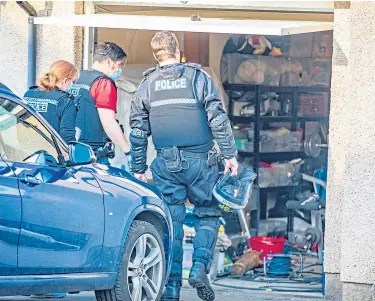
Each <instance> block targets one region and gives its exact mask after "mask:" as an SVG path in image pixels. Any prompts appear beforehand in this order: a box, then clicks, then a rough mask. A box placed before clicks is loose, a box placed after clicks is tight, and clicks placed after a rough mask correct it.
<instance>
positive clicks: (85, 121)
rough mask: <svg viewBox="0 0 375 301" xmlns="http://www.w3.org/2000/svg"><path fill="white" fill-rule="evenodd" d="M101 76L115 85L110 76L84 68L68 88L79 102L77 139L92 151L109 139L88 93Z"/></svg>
mask: <svg viewBox="0 0 375 301" xmlns="http://www.w3.org/2000/svg"><path fill="white" fill-rule="evenodd" d="M102 78H105V79H108V80H109V81H111V82H112V83H113V84H114V85H115V82H114V81H113V80H112V79H111V78H110V77H108V76H107V75H105V74H104V73H102V72H100V71H96V70H84V71H81V72H80V76H79V79H78V80H77V81H76V82H75V83H74V84H73V85H72V87H71V88H70V91H71V93H72V94H73V95H74V96H76V97H79V102H80V108H79V111H78V115H77V122H76V126H77V127H78V128H79V129H80V130H81V136H80V138H79V141H80V142H82V143H86V144H88V145H90V146H91V147H92V149H93V150H94V151H97V150H98V148H100V147H103V146H104V145H105V144H106V143H107V142H109V141H110V140H109V138H108V136H107V134H106V133H105V131H104V128H103V125H102V123H101V121H100V117H99V113H98V109H97V107H96V101H95V99H94V98H93V97H92V96H91V93H90V88H91V87H92V85H93V84H94V83H95V82H97V81H98V80H99V79H102ZM115 87H116V85H115Z"/></svg>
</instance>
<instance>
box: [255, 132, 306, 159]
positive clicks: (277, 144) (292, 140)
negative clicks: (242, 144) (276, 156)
mask: <svg viewBox="0 0 375 301" xmlns="http://www.w3.org/2000/svg"><path fill="white" fill-rule="evenodd" d="M302 134H303V131H302V130H298V131H293V132H291V131H289V130H286V129H285V131H284V130H282V129H279V130H263V131H260V133H259V138H260V143H259V151H260V152H261V153H271V152H294V151H300V150H301V146H300V145H299V143H301V141H302ZM253 139H254V133H253V132H252V133H250V132H249V141H250V142H251V143H252V144H253Z"/></svg>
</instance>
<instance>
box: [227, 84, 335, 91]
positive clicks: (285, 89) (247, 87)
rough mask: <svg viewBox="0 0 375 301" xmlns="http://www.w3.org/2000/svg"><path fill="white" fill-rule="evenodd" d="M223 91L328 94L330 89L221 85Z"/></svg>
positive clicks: (320, 87)
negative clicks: (257, 90)
mask: <svg viewBox="0 0 375 301" xmlns="http://www.w3.org/2000/svg"><path fill="white" fill-rule="evenodd" d="M223 86H224V89H225V90H227V91H229V90H235V91H241V90H242V91H244V90H246V91H256V89H257V88H259V92H275V93H277V92H278V93H293V92H297V93H304V92H321V93H322V92H327V93H328V92H330V87H324V86H311V87H309V86H305V87H303V86H294V87H280V86H265V85H264V86H263V85H251V84H229V83H224V84H223Z"/></svg>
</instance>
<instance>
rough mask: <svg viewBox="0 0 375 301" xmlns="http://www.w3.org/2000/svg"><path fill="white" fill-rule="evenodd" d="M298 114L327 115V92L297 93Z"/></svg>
mask: <svg viewBox="0 0 375 301" xmlns="http://www.w3.org/2000/svg"><path fill="white" fill-rule="evenodd" d="M298 104H299V108H298V116H312V115H315V116H327V115H328V93H298Z"/></svg>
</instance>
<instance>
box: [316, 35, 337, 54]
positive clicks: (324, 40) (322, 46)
mask: <svg viewBox="0 0 375 301" xmlns="http://www.w3.org/2000/svg"><path fill="white" fill-rule="evenodd" d="M332 48H333V32H332V31H322V32H315V33H314V39H313V46H312V57H313V58H330V57H332Z"/></svg>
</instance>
